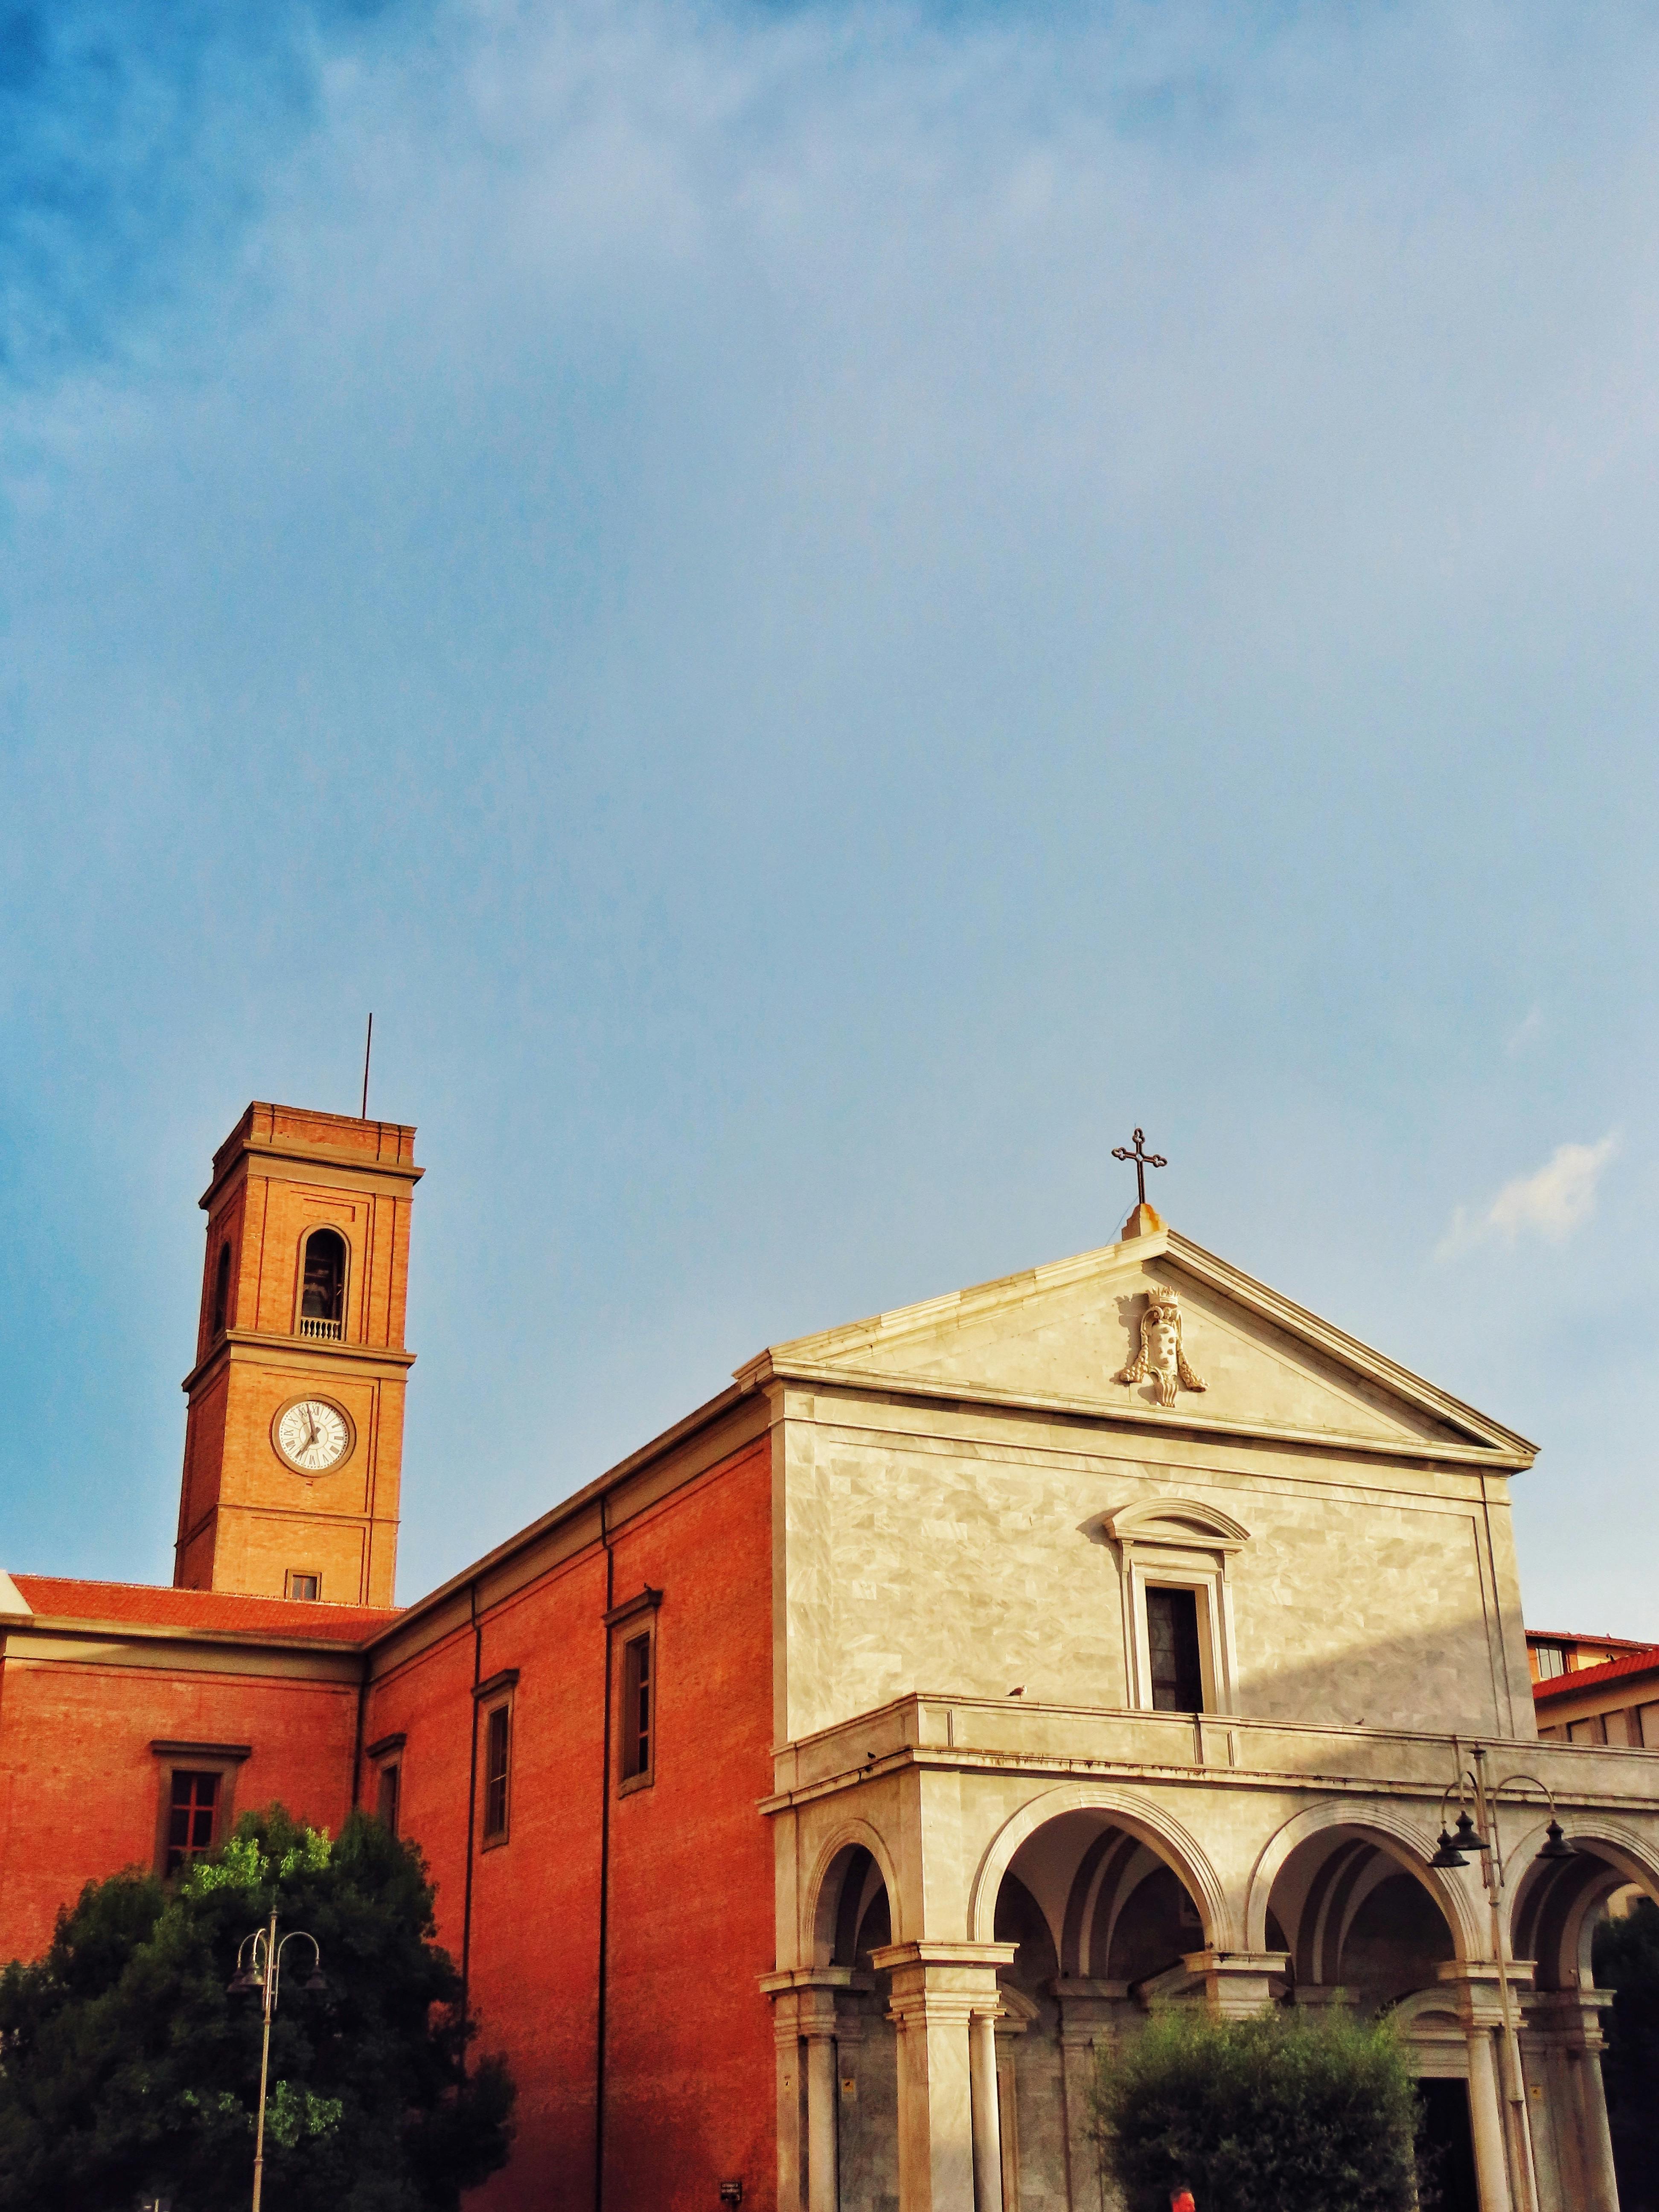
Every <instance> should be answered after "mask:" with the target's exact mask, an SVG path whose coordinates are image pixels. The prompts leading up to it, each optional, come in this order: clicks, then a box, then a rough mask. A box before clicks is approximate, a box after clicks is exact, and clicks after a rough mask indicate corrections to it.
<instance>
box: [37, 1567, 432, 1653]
mask: <svg viewBox="0 0 1659 2212" xmlns="http://www.w3.org/2000/svg"><path fill="white" fill-rule="evenodd" d="M12 1581H13V1582H14V1583H15V1584H16V1586H17V1589H19V1590H20V1591H21V1594H22V1597H23V1601H24V1602H25V1603H26V1604H27V1606H28V1607H29V1608H30V1610H31V1611H32V1612H34V1613H42V1614H45V1615H46V1616H47V1617H48V1618H49V1619H52V1620H100V1621H131V1622H132V1623H133V1624H134V1625H135V1626H143V1627H146V1628H179V1629H183V1630H185V1631H186V1632H188V1631H189V1630H191V1629H203V1630H207V1631H210V1632H219V1633H221V1634H225V1633H229V1634H232V1635H234V1634H235V1633H236V1632H238V1631H239V1630H240V1632H243V1633H244V1634H250V1635H256V1636H285V1637H286V1636H295V1637H302V1638H305V1639H306V1640H307V1642H310V1641H313V1640H314V1641H317V1642H319V1643H329V1644H362V1643H364V1642H366V1641H367V1640H368V1638H369V1637H371V1636H373V1635H374V1634H375V1633H376V1632H378V1631H379V1630H380V1629H383V1628H386V1627H389V1626H390V1625H391V1624H392V1621H394V1620H396V1619H397V1618H398V1607H384V1606H368V1605H326V1604H321V1603H307V1602H305V1601H301V1600H300V1599H298V1598H285V1597H241V1596H239V1595H236V1593H235V1592H234V1591H231V1590H193V1589H167V1588H164V1587H162V1586H161V1585H160V1584H156V1583H87V1582H76V1581H71V1580H70V1579H69V1578H68V1577H65V1576H62V1575H14V1576H13V1577H12Z"/></svg>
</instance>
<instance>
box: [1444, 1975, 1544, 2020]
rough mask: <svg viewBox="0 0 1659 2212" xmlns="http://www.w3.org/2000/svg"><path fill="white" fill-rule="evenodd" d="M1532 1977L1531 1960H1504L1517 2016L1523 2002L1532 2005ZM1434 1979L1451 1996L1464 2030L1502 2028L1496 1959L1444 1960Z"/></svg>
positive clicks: (1502, 2017)
mask: <svg viewBox="0 0 1659 2212" xmlns="http://www.w3.org/2000/svg"><path fill="white" fill-rule="evenodd" d="M1532 1976H1533V1962H1532V1960H1530V1959H1510V1960H1505V1962H1504V1980H1505V1981H1506V1982H1507V1983H1508V1984H1509V1985H1510V2003H1511V2004H1512V2005H1513V2006H1514V2007H1515V2008H1516V2015H1517V2016H1518V2015H1519V2013H1520V2009H1521V2006H1522V2002H1526V2003H1527V2004H1528V2005H1530V2004H1531V2002H1533V1997H1532ZM1434 1977H1435V1979H1436V1981H1437V1982H1438V1983H1439V1984H1440V1986H1441V1987H1442V1988H1443V1989H1444V1990H1447V1991H1448V1993H1449V1994H1451V1995H1453V1996H1454V1998H1455V2004H1456V2007H1457V2011H1458V2013H1459V2015H1460V2017H1461V2018H1462V2023H1463V2026H1464V2027H1465V2028H1466V2029H1468V2028H1477V2027H1480V2028H1486V2027H1502V2026H1503V2025H1504V1996H1503V1991H1502V1990H1500V1989H1499V1987H1498V1961H1497V1960H1495V1959H1443V1960H1441V1962H1440V1964H1439V1965H1438V1966H1437V1967H1436V1968H1435V1970H1434Z"/></svg>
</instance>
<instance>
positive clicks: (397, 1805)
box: [374, 1758, 404, 1836]
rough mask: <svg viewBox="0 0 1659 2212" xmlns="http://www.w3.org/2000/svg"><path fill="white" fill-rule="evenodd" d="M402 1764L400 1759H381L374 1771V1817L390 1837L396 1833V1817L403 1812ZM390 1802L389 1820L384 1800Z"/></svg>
mask: <svg viewBox="0 0 1659 2212" xmlns="http://www.w3.org/2000/svg"><path fill="white" fill-rule="evenodd" d="M403 1796H404V1763H403V1760H402V1759H398V1758H394V1759H382V1760H381V1761H380V1765H378V1766H377V1767H376V1768H375V1770H374V1817H375V1819H376V1820H379V1821H380V1824H381V1826H383V1827H384V1828H386V1830H387V1831H388V1832H389V1833H391V1834H392V1835H394V1836H395V1835H396V1834H397V1833H398V1814H400V1813H401V1811H402V1810H403ZM388 1797H389V1798H390V1799H391V1801H392V1812H391V1816H390V1818H388V1817H387V1814H386V1800H387V1798H388Z"/></svg>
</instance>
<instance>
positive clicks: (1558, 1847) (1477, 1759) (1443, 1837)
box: [1429, 1738, 1577, 2212]
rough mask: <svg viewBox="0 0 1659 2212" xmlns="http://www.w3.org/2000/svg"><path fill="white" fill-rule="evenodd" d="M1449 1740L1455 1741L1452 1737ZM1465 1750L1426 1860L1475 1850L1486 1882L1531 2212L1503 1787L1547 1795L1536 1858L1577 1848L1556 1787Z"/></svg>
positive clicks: (1477, 1747)
mask: <svg viewBox="0 0 1659 2212" xmlns="http://www.w3.org/2000/svg"><path fill="white" fill-rule="evenodd" d="M1453 1741H1454V1742H1455V1741H1456V1739H1455V1738H1454V1739H1453ZM1470 1752H1471V1755H1472V1756H1473V1758H1474V1771H1473V1773H1471V1772H1470V1771H1468V1769H1467V1768H1465V1767H1464V1766H1463V1765H1462V1747H1461V1746H1460V1747H1458V1759H1459V1765H1458V1772H1457V1779H1456V1780H1455V1782H1452V1783H1449V1784H1448V1785H1447V1787H1446V1788H1445V1789H1444V1790H1443V1791H1442V1792H1441V1795H1440V1836H1439V1840H1438V1842H1437V1845H1436V1848H1435V1853H1434V1857H1432V1858H1431V1860H1430V1861H1429V1864H1430V1865H1431V1867H1440V1868H1443V1869H1451V1868H1453V1867H1466V1866H1467V1865H1468V1857H1466V1856H1465V1855H1466V1853H1468V1852H1469V1851H1478V1852H1479V1853H1480V1871H1481V1873H1482V1875H1484V1877H1485V1879H1486V1902H1487V1904H1488V1905H1489V1906H1490V1907H1491V1910H1492V1957H1493V1958H1494V1960H1496V1961H1497V1964H1498V2002H1499V2003H1500V2004H1501V2005H1502V2007H1503V2011H1504V2058H1505V2060H1506V2062H1507V2063H1506V2065H1505V2068H1504V2071H1505V2072H1506V2073H1507V2075H1508V2076H1509V2084H1508V2089H1507V2095H1508V2099H1509V2101H1510V2104H1511V2105H1513V2106H1516V2107H1518V2108H1519V2109H1518V2110H1517V2111H1516V2115H1515V2121H1514V2129H1515V2133H1516V2136H1518V2138H1519V2145H1518V2148H1519V2160H1520V2165H1521V2168H1522V2172H1523V2173H1524V2174H1525V2176H1526V2180H1525V2185H1524V2192H1523V2193H1524V2195H1525V2197H1526V2198H1527V2205H1528V2212H1530V2208H1531V2207H1533V2206H1534V2205H1536V2203H1537V2202H1538V2183H1537V2177H1536V2176H1535V2174H1534V2171H1533V2163H1532V2131H1531V2130H1530V2129H1529V2128H1528V2125H1527V2115H1526V2101H1527V2092H1526V2086H1525V2083H1524V2081H1523V2080H1522V2073H1521V2042H1520V2038H1519V2036H1518V2035H1517V2034H1516V2026H1515V2008H1514V2005H1513V2004H1512V2002H1510V1979H1509V1962H1508V1960H1507V1959H1506V1958H1505V1956H1504V1916H1503V1911H1502V1900H1503V1895H1504V1853H1503V1847H1502V1844H1500V1842H1499V1839H1498V1800H1499V1798H1500V1797H1501V1796H1502V1794H1503V1792H1504V1790H1508V1789H1510V1788H1511V1787H1512V1786H1513V1784H1516V1783H1517V1782H1526V1783H1530V1784H1531V1785H1532V1787H1533V1788H1534V1790H1542V1791H1543V1793H1544V1796H1545V1797H1546V1798H1547V1800H1548V1802H1549V1808H1550V1817H1549V1820H1548V1821H1547V1824H1546V1826H1545V1829H1544V1841H1543V1843H1542V1844H1541V1845H1540V1847H1539V1850H1538V1851H1537V1853H1536V1855H1535V1856H1536V1857H1538V1858H1540V1859H1547V1860H1549V1861H1551V1862H1552V1863H1554V1862H1556V1861H1559V1860H1561V1859H1571V1858H1576V1857H1577V1852H1576V1851H1575V1850H1573V1848H1572V1845H1571V1844H1570V1843H1569V1842H1568V1841H1567V1839H1566V1838H1565V1835H1564V1834H1563V1833H1562V1832H1561V1823H1560V1821H1559V1819H1558V1818H1557V1817H1556V1810H1555V1792H1554V1791H1553V1790H1552V1789H1551V1788H1550V1786H1549V1784H1548V1783H1547V1782H1541V1781H1540V1780H1539V1778H1538V1777H1537V1776H1536V1775H1535V1774H1506V1775H1505V1776H1504V1778H1503V1780H1502V1781H1501V1782H1493V1781H1492V1780H1491V1779H1490V1778H1488V1776H1487V1773H1486V1747H1485V1745H1484V1744H1479V1743H1477V1744H1473V1745H1471V1746H1470ZM1466 1789H1472V1790H1473V1791H1474V1819H1473V1820H1471V1819H1470V1818H1469V1813H1468V1806H1467V1805H1466V1804H1465V1802H1464V1800H1463V1793H1464V1790H1466ZM1453 1790H1455V1791H1456V1792H1457V1827H1456V1832H1455V1833H1453V1834H1449V1833H1448V1832H1447V1829H1446V1801H1447V1799H1448V1798H1449V1796H1451V1794H1452V1791H1453ZM1522 1802H1526V1801H1524V1800H1523V1801H1522Z"/></svg>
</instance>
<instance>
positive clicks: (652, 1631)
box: [605, 1583, 662, 1797]
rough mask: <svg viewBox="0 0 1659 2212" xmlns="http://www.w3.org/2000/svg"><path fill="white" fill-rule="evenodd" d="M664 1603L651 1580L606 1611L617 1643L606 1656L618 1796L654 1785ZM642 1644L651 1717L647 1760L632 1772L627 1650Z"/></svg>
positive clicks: (608, 1629)
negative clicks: (661, 1609) (629, 1761)
mask: <svg viewBox="0 0 1659 2212" xmlns="http://www.w3.org/2000/svg"><path fill="white" fill-rule="evenodd" d="M661 1605H662V1592H661V1591H660V1590H659V1589H652V1587H651V1585H650V1583H647V1584H646V1585H645V1588H644V1589H642V1590H641V1592H640V1594H639V1595H638V1596H637V1597H630V1598H625V1599H624V1600H623V1602H622V1604H620V1605H613V1606H612V1607H611V1609H610V1610H609V1612H608V1613H606V1614H605V1633H606V1636H607V1637H608V1638H610V1640H611V1644H613V1645H614V1646H615V1647H616V1649H615V1650H614V1651H613V1652H612V1653H611V1656H609V1658H608V1660H607V1671H608V1673H609V1674H610V1676H611V1741H612V1742H613V1743H614V1745H615V1747H616V1748H615V1750H614V1751H613V1753H612V1754H611V1786H612V1788H613V1789H614V1790H615V1791H616V1793H617V1796H618V1797H631V1796H633V1795H634V1794H635V1791H636V1790H650V1789H652V1788H653V1787H654V1786H655V1784H656V1779H657V1742H658V1739H659V1736H660V1735H661V1733H662V1655H661V1644H660V1640H659V1634H658V1630H659V1609H660V1607H661ZM640 1644H644V1645H645V1647H646V1663H647V1668H648V1670H649V1671H648V1674H647V1687H648V1689H649V1692H650V1697H651V1718H650V1724H649V1727H648V1729H647V1755H646V1760H645V1764H644V1765H643V1766H641V1767H640V1768H638V1769H636V1770H635V1771H634V1772H632V1773H630V1772H629V1771H628V1766H627V1763H626V1761H627V1745H628V1740H629V1732H630V1731H629V1718H628V1699H629V1687H628V1671H629V1670H628V1654H629V1650H630V1649H632V1648H634V1647H636V1646H638V1645H640ZM636 1687H637V1686H636Z"/></svg>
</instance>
